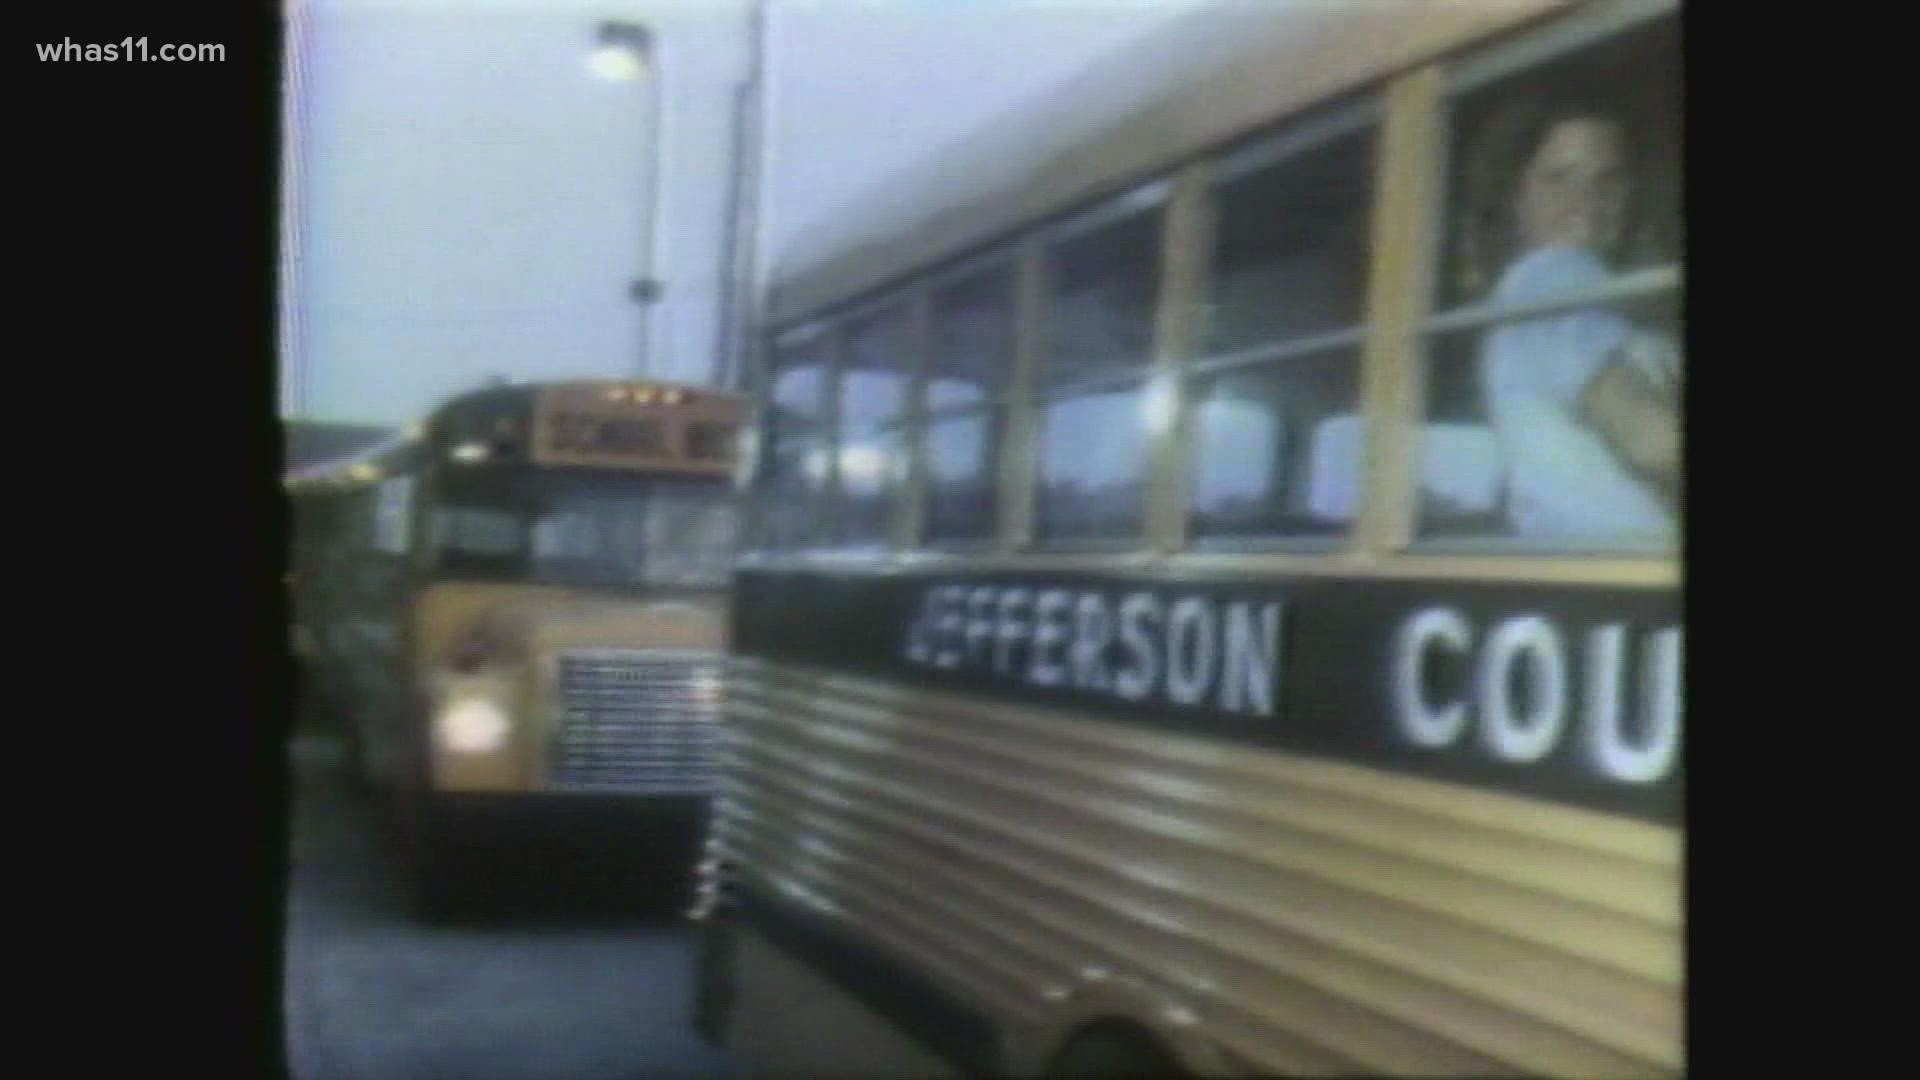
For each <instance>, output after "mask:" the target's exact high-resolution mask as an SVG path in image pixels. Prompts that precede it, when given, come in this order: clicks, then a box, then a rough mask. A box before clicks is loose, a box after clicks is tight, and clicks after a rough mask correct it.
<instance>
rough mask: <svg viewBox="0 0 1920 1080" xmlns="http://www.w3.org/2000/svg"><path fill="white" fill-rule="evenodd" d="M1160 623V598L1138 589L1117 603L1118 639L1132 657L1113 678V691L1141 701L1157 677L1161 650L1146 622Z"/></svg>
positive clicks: (1148, 692)
mask: <svg viewBox="0 0 1920 1080" xmlns="http://www.w3.org/2000/svg"><path fill="white" fill-rule="evenodd" d="M1149 621H1151V622H1153V623H1155V624H1158V623H1159V622H1160V598H1159V597H1157V596H1154V595H1153V594H1152V593H1143V592H1137V593H1134V594H1132V595H1130V596H1128V597H1127V598H1126V599H1125V600H1123V601H1121V602H1120V641H1121V643H1122V644H1123V645H1125V646H1126V649H1127V652H1128V653H1129V654H1131V656H1132V662H1131V663H1130V664H1129V665H1128V666H1126V667H1124V668H1122V669H1121V670H1120V672H1119V674H1117V675H1116V676H1114V680H1113V688H1114V691H1115V692H1117V693H1118V694H1119V695H1120V696H1121V697H1123V698H1126V699H1128V700H1130V701H1141V700H1144V699H1145V698H1146V697H1147V695H1149V694H1151V693H1153V688H1154V686H1155V685H1156V684H1157V683H1158V682H1159V680H1160V651H1159V650H1158V649H1156V648H1154V643H1153V636H1152V634H1151V632H1150V631H1148V630H1147V628H1146V626H1145V624H1146V623H1148V622H1149Z"/></svg>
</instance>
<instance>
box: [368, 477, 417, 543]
mask: <svg viewBox="0 0 1920 1080" xmlns="http://www.w3.org/2000/svg"><path fill="white" fill-rule="evenodd" d="M375 491H376V492H377V493H378V494H377V495H376V499H377V500H378V501H377V502H376V503H375V505H374V519H373V528H374V540H373V546H374V548H375V550H378V551H381V552H384V553H386V554H389V555H405V554H406V553H407V529H408V525H409V524H410V522H411V517H410V515H411V514H412V511H413V477H411V476H396V477H394V478H392V479H390V480H386V481H384V482H382V483H381V484H380V486H379V487H378V488H376V489H375Z"/></svg>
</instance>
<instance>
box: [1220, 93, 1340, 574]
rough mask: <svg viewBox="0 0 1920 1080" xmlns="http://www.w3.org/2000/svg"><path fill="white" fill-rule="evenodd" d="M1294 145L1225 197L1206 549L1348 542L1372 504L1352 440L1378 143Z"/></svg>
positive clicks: (1234, 172)
mask: <svg viewBox="0 0 1920 1080" xmlns="http://www.w3.org/2000/svg"><path fill="white" fill-rule="evenodd" d="M1348 126H1349V127H1351V126H1352V125H1351V124H1349V125H1348ZM1287 138H1288V136H1287V135H1283V136H1282V139H1287ZM1292 141H1294V142H1295V144H1296V145H1294V146H1292V147H1289V146H1287V145H1286V143H1285V142H1280V143H1267V144H1255V145H1254V146H1251V147H1249V148H1248V150H1247V151H1246V152H1244V153H1243V154H1241V155H1239V156H1238V157H1237V158H1235V159H1229V160H1228V162H1227V163H1226V165H1225V168H1223V170H1222V171H1223V181H1222V182H1221V183H1220V184H1219V185H1218V187H1217V188H1216V190H1215V204H1214V205H1215V221H1216V224H1215V229H1214V236H1215V240H1214V247H1213V262H1212V271H1211V274H1210V278H1209V280H1210V290H1211V295H1210V298H1209V300H1210V302H1209V304H1208V306H1207V315H1208V318H1207V320H1206V324H1205V330H1204V335H1205V336H1204V338H1203V341H1204V342H1205V350H1206V358H1207V359H1211V360H1213V361H1215V362H1214V363H1213V364H1212V365H1210V366H1209V368H1208V370H1209V372H1210V373H1209V374H1207V375H1205V376H1202V377H1200V378H1199V379H1198V380H1196V383H1195V385H1194V387H1193V391H1192V397H1193V400H1194V403H1195V404H1194V412H1193V433H1194V452H1193V458H1192V461H1193V476H1192V482H1191V484H1190V486H1189V497H1190V500H1191V507H1192V519H1191V522H1192V523H1191V527H1190V528H1191V531H1192V534H1193V535H1194V536H1195V537H1196V538H1200V539H1205V538H1209V537H1236V538H1260V537H1288V536H1320V535H1332V534H1337V533H1339V532H1341V531H1343V530H1344V529H1345V527H1346V524H1347V523H1348V522H1349V521H1350V520H1351V519H1352V516H1353V513H1354V507H1355V506H1356V505H1357V502H1358V496H1357V492H1356V490H1355V489H1356V488H1357V486H1358V483H1359V478H1360V458H1359V454H1358V442H1357V440H1356V439H1354V438H1350V437H1348V436H1349V435H1350V434H1351V433H1350V432H1349V429H1350V428H1353V427H1354V425H1356V424H1357V422H1358V421H1357V418H1356V414H1357V410H1358V408H1359V385H1360V377H1359V370H1360V351H1359V342H1360V323H1361V321H1362V318H1363V315H1362V312H1363V307H1364V301H1365V295H1366V267H1367V215H1368V209H1369V200H1370V193H1371V189H1372V159H1373V138H1372V132H1371V129H1368V130H1366V131H1363V132H1360V133H1348V134H1344V135H1340V136H1339V137H1337V138H1334V139H1332V140H1331V141H1328V140H1326V139H1322V140H1320V141H1319V143H1318V145H1313V146H1308V147H1301V146H1299V145H1298V142H1299V140H1292ZM1275 150H1280V151H1282V152H1281V153H1280V154H1278V155H1276V154H1275ZM1275 156H1279V158H1280V160H1278V161H1277V162H1275V163H1260V159H1262V158H1272V157H1275ZM1242 162H1245V163H1247V164H1245V165H1243V164H1241V163H1242ZM1223 365H1224V366H1225V370H1222V366H1223Z"/></svg>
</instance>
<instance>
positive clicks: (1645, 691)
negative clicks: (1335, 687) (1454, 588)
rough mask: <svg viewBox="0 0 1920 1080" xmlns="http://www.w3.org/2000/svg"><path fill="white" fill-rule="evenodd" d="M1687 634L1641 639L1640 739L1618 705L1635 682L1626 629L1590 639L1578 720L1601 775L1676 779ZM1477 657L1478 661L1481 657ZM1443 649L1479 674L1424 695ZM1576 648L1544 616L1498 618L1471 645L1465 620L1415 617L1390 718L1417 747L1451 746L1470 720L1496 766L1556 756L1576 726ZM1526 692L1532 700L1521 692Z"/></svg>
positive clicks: (1440, 611) (1400, 652)
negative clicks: (1443, 694)
mask: <svg viewBox="0 0 1920 1080" xmlns="http://www.w3.org/2000/svg"><path fill="white" fill-rule="evenodd" d="M1680 646H1681V632H1680V631H1679V630H1678V629H1677V628H1671V627H1669V628H1664V629H1661V630H1659V631H1656V632H1653V633H1651V634H1649V635H1647V637H1646V641H1645V644H1644V646H1643V649H1642V658H1641V663H1640V665H1639V670H1638V675H1639V679H1640V687H1641V691H1640V693H1639V695H1638V699H1639V701H1638V703H1639V712H1638V716H1637V717H1635V718H1634V719H1637V721H1638V723H1637V725H1635V726H1637V728H1638V730H1637V732H1632V733H1630V732H1629V724H1628V720H1629V716H1628V713H1627V709H1626V707H1625V705H1624V703H1623V702H1622V700H1621V699H1622V697H1623V696H1624V693H1623V691H1624V688H1625V687H1626V686H1629V685H1631V678H1632V676H1633V675H1634V674H1635V673H1634V672H1633V671H1631V670H1629V668H1630V665H1629V650H1628V648H1627V628H1626V627H1625V626H1624V625H1621V624H1618V623H1614V624H1608V625H1606V626H1601V627H1597V628H1595V629H1593V630H1591V631H1589V632H1588V634H1587V639H1586V648H1585V650H1584V665H1583V667H1582V669H1581V670H1580V671H1578V672H1577V674H1578V675H1579V677H1580V681H1581V683H1582V685H1583V686H1584V688H1585V693H1584V695H1583V700H1582V701H1581V702H1580V707H1579V711H1578V716H1577V720H1578V723H1579V727H1580V729H1581V736H1580V742H1581V746H1582V749H1583V754H1582V759H1583V761H1584V763H1585V765H1586V766H1587V768H1588V769H1590V770H1591V771H1592V772H1593V773H1594V774H1597V775H1598V776H1599V777H1601V778H1604V779H1606V780H1610V781H1614V782H1619V783H1630V784H1654V783H1658V782H1660V781H1662V780H1665V779H1666V778H1667V776H1668V775H1669V774H1670V773H1671V772H1672V770H1673V768H1674V766H1675V764H1676V758H1677V756H1678V752H1679V743H1680V712H1681V701H1680ZM1476 649H1477V653H1476ZM1442 653H1451V654H1454V655H1455V656H1466V655H1469V654H1475V655H1474V659H1475V664H1474V672H1475V677H1474V678H1473V679H1472V680H1471V683H1470V685H1469V686H1468V687H1465V688H1463V689H1464V690H1465V691H1466V696H1461V695H1458V694H1455V695H1453V696H1449V697H1447V698H1445V699H1444V700H1434V699H1433V698H1431V697H1430V696H1429V691H1430V689H1431V687H1432V685H1433V681H1434V680H1432V679H1431V678H1429V676H1430V675H1431V673H1432V670H1433V667H1434V666H1435V665H1437V664H1439V663H1441V662H1443V661H1444V659H1445V658H1444V657H1443V656H1442V655H1441V654H1442ZM1569 656H1570V650H1569V649H1568V647H1567V644H1566V641H1565V638H1564V637H1563V635H1562V634H1561V633H1560V631H1559V629H1558V628H1557V627H1556V626H1554V624H1553V623H1552V622H1551V621H1550V620H1548V619H1545V618H1543V617H1540V616H1537V615H1522V616H1514V617H1510V618H1507V619H1503V620H1501V621H1500V622H1498V623H1497V624H1495V626H1494V628H1493V630H1492V632H1491V633H1489V634H1488V635H1487V637H1486V639H1485V641H1484V642H1483V643H1481V644H1480V645H1478V646H1477V647H1476V645H1475V638H1474V633H1473V629H1472V627H1471V626H1470V625H1469V624H1468V622H1467V620H1466V617H1465V616H1463V615H1461V614H1460V613H1459V612H1458V611H1455V610H1453V609H1451V608H1428V609H1425V610H1423V611H1420V612H1417V613H1415V614H1414V615H1413V616H1412V617H1410V618H1409V619H1408V620H1407V621H1406V622H1405V623H1404V624H1403V625H1402V626H1401V628H1400V631H1399V633H1398V634H1397V635H1396V636H1395V641H1394V657H1393V672H1392V684H1393V694H1392V697H1393V711H1394V722H1395V725H1396V726H1397V727H1398V729H1399V731H1400V732H1401V734H1402V735H1403V736H1404V737H1405V738H1406V739H1407V741H1408V742H1410V743H1412V744H1413V745H1415V746H1418V747H1420V748H1422V749H1428V750H1443V749H1448V748H1451V747H1454V746H1456V745H1457V744H1458V743H1459V742H1460V739H1461V736H1462V734H1463V733H1464V732H1465V729H1466V727H1467V725H1468V724H1469V723H1470V722H1477V723H1478V725H1479V733H1480V742H1481V744H1482V746H1483V748H1484V749H1485V751H1486V752H1487V753H1488V754H1489V755H1491V756H1492V757H1493V758H1495V759H1496V760H1499V761H1504V762H1510V763H1514V764H1523V765H1524V764H1534V763H1537V762H1540V761H1543V760H1545V759H1546V758H1547V757H1549V756H1551V755H1552V754H1553V753H1554V751H1555V750H1556V749H1558V748H1559V747H1560V745H1561V744H1562V743H1563V742H1564V741H1565V740H1566V738H1567V729H1568V728H1569V726H1570V725H1571V724H1572V722H1573V721H1574V720H1575V719H1576V717H1575V715H1574V713H1575V709H1574V703H1573V701H1572V696H1571V694H1570V693H1569V690H1568V688H1569V686H1570V683H1571V680H1572V677H1573V675H1574V674H1576V673H1575V672H1573V671H1571V670H1570V668H1569V663H1570V659H1569ZM1516 687H1524V688H1525V689H1526V691H1527V693H1526V695H1525V697H1526V699H1527V700H1526V701H1524V702H1522V701H1518V700H1516V695H1515V693H1514V690H1515V688H1516Z"/></svg>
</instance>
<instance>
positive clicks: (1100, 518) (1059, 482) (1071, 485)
mask: <svg viewBox="0 0 1920 1080" xmlns="http://www.w3.org/2000/svg"><path fill="white" fill-rule="evenodd" d="M1161 218H1162V215H1161V213H1160V210H1159V208H1158V207H1154V208H1152V209H1148V210H1144V211H1138V212H1135V213H1133V214H1131V215H1130V216H1127V217H1125V218H1122V219H1121V220H1119V221H1117V222H1113V223H1110V224H1102V225H1099V226H1098V227H1096V228H1092V229H1089V230H1087V231H1085V232H1081V233H1078V234H1077V235H1072V236H1069V237H1067V238H1064V239H1061V240H1057V241H1055V242H1054V243H1053V244H1051V245H1049V247H1048V249H1047V268H1048V278H1049V284H1050V288H1051V299H1050V302H1049V304H1048V309H1047V317H1046V339H1047V348H1046V353H1045V355H1044V356H1043V357H1042V359H1041V366H1040V372H1039V392H1040V394H1041V395H1042V397H1043V399H1044V400H1043V402H1042V404H1041V408H1040V414H1041V421H1040V422H1041V440H1040V462H1039V467H1040V477H1039V480H1040V491H1039V502H1038V526H1039V535H1040V537H1041V538H1042V539H1043V540H1081V539H1114V538H1124V537H1131V536H1135V535H1137V534H1138V533H1139V531H1140V528H1141V524H1142V515H1143V511H1144V498H1143V496H1144V488H1145V485H1144V478H1145V473H1146V456H1147V424H1146V416H1145V406H1146V394H1145V389H1144V386H1145V374H1146V365H1147V360H1148V358H1149V357H1150V356H1151V354H1152V345H1153V310H1154V303H1155V300H1156V291H1157V288H1158V282H1159V277H1160V273H1159V257H1160V224H1161Z"/></svg>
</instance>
